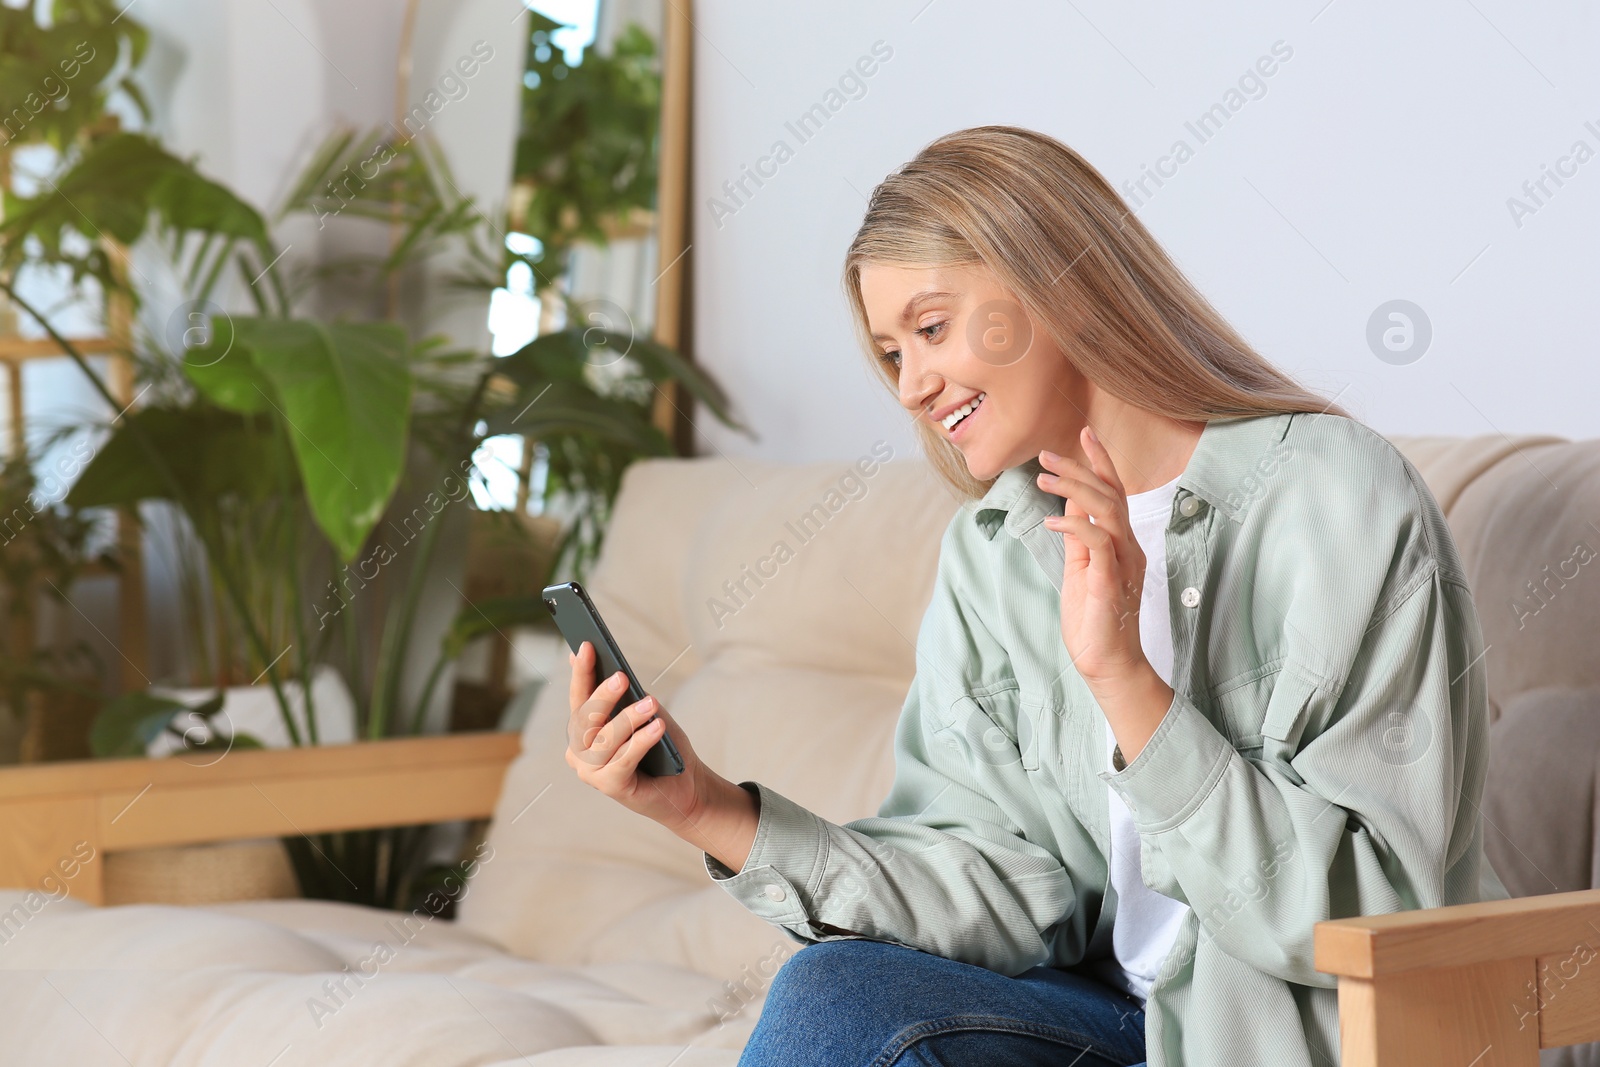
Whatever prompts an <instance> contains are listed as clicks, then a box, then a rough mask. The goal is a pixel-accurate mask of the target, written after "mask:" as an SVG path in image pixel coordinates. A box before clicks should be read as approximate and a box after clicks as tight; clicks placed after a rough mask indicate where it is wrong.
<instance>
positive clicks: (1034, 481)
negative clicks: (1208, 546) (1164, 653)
mask: <svg viewBox="0 0 1600 1067" xmlns="http://www.w3.org/2000/svg"><path fill="white" fill-rule="evenodd" d="M1293 417H1294V413H1293V412H1283V413H1279V414H1271V415H1249V416H1244V417H1242V418H1231V419H1211V420H1209V421H1208V422H1207V423H1206V425H1205V429H1204V430H1202V431H1201V433H1200V440H1199V441H1198V442H1197V443H1196V444H1195V446H1194V452H1193V454H1192V455H1190V457H1189V465H1188V466H1187V467H1185V468H1184V471H1183V473H1182V474H1181V475H1179V476H1178V493H1177V496H1176V497H1175V499H1174V503H1175V504H1176V503H1181V502H1182V500H1183V497H1184V494H1185V492H1186V491H1187V492H1188V493H1192V494H1194V495H1195V496H1198V497H1200V498H1201V499H1203V500H1204V501H1205V502H1206V503H1208V504H1210V505H1211V506H1212V507H1214V508H1216V509H1217V510H1218V511H1220V512H1222V513H1223V514H1224V515H1226V516H1227V517H1228V518H1230V519H1232V520H1233V521H1234V522H1243V521H1244V517H1245V515H1246V514H1248V513H1249V510H1250V507H1251V505H1252V504H1253V503H1254V502H1255V500H1256V499H1258V497H1259V496H1260V494H1259V493H1251V492H1248V491H1247V490H1248V482H1247V479H1248V478H1249V477H1250V476H1251V473H1252V471H1254V470H1255V469H1256V467H1257V465H1258V464H1262V461H1263V460H1264V459H1266V458H1267V456H1268V453H1269V452H1270V451H1271V449H1272V447H1273V446H1274V445H1276V444H1277V443H1278V442H1279V441H1281V440H1283V436H1284V434H1285V433H1287V432H1288V430H1289V420H1290V419H1292V418H1293ZM1043 469H1044V468H1042V467H1040V466H1039V461H1038V460H1037V459H1030V460H1028V461H1027V462H1026V463H1023V464H1021V465H1019V466H1016V467H1011V468H1009V469H1007V470H1004V471H1001V472H1000V475H999V476H998V477H997V478H995V480H994V483H993V484H992V485H990V487H989V491H988V492H986V493H984V494H983V496H982V497H980V498H979V499H977V500H968V501H966V502H964V503H963V504H962V506H963V507H964V508H966V509H967V511H969V512H970V513H971V514H972V516H973V520H974V521H975V522H976V523H977V524H978V528H979V529H980V530H982V531H983V533H984V536H985V537H988V538H990V539H993V537H994V535H995V532H996V531H997V530H999V528H1000V527H1001V526H1002V525H1004V526H1005V528H1006V532H1007V533H1008V534H1010V535H1011V536H1013V537H1021V536H1022V534H1023V533H1025V532H1026V531H1028V530H1029V529H1031V528H1032V527H1034V526H1035V525H1037V524H1038V523H1040V522H1042V521H1043V520H1044V517H1045V516H1046V515H1058V514H1060V512H1061V498H1060V497H1058V496H1056V495H1055V494H1054V493H1047V492H1045V491H1044V490H1043V489H1040V488H1039V482H1038V477H1039V473H1040V472H1041V471H1042V470H1043ZM1263 469H1265V470H1272V469H1273V467H1272V466H1270V465H1267V466H1264V468H1263Z"/></svg>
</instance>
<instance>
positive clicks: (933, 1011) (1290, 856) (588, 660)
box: [567, 127, 1506, 1067]
mask: <svg viewBox="0 0 1600 1067" xmlns="http://www.w3.org/2000/svg"><path fill="white" fill-rule="evenodd" d="M845 288H846V291H847V293H848V296H849V299H850V303H851V306H852V308H853V309H854V314H855V319H856V323H857V325H858V327H859V329H860V332H861V334H862V337H863V340H864V342H865V343H866V346H867V348H868V350H869V352H870V353H872V355H873V357H874V359H875V360H876V361H877V364H878V366H879V367H880V368H881V370H882V374H883V377H884V379H885V381H886V382H887V383H888V384H889V386H890V387H891V388H892V389H894V390H896V391H897V393H898V395H899V399H900V402H901V403H902V404H903V405H904V406H905V408H906V410H907V411H908V412H910V413H911V415H912V417H913V418H914V419H915V422H916V427H917V431H918V433H919V434H920V435H921V437H922V438H923V440H924V443H925V447H926V452H927V455H928V457H929V459H930V460H931V461H932V463H933V464H934V465H935V466H936V467H937V469H938V470H939V471H940V472H941V473H942V474H943V475H944V477H945V478H946V479H947V480H948V481H949V482H950V483H951V484H952V485H953V486H954V487H955V488H956V489H957V490H958V492H959V493H960V494H961V495H962V496H963V497H964V498H965V501H966V504H965V507H964V508H963V509H962V510H960V511H958V512H957V513H956V516H955V518H954V519H953V520H952V521H951V523H950V525H949V527H948V529H947V530H946V531H945V535H944V540H943V542H942V544H941V549H940V558H939V569H938V576H937V580H936V582H935V587H934V592H933V598H932V603H931V604H930V605H929V607H928V610H927V613H926V615H925V616H924V619H923V622H922V627H921V631H920V633H919V636H918V641H917V676H916V679H915V681H914V682H913V685H912V689H911V692H910V694H909V696H908V698H907V701H906V704H905V707H904V710H903V711H902V713H901V718H900V721H899V725H898V727H897V732H896V738H895V740H896V744H895V758H896V772H895V781H894V786H893V788H892V790H891V792H890V795H889V796H888V798H887V799H886V800H885V801H884V803H883V805H882V807H881V809H880V811H879V813H878V816H877V817H875V818H863V819H858V820H855V821H853V822H851V823H847V824H845V825H843V826H840V825H836V824H832V823H829V822H827V821H825V820H823V819H821V818H819V817H818V816H816V815H814V814H812V813H811V812H809V811H806V810H805V809H803V808H801V807H799V806H798V805H796V804H795V803H793V802H792V801H790V800H788V799H787V798H786V797H783V796H782V795H780V794H778V793H775V792H773V791H772V790H771V789H768V788H767V787H765V786H762V785H760V784H759V783H756V782H741V783H739V784H737V785H735V784H734V783H732V782H730V781H728V780H727V779H725V778H723V777H722V776H720V775H718V774H717V773H716V772H714V771H712V770H711V769H710V768H708V767H706V766H704V765H703V764H701V763H700V762H699V761H698V760H697V759H696V758H695V756H694V753H693V749H692V747H691V746H690V744H689V741H688V738H687V737H685V736H684V735H683V732H682V731H681V730H680V729H679V727H678V726H677V725H676V724H675V723H674V722H673V721H672V719H671V717H670V716H669V715H668V714H667V712H666V711H665V709H663V708H661V707H660V706H659V704H658V702H657V701H656V700H655V699H654V698H648V697H647V698H646V699H645V700H643V701H641V702H639V703H638V704H636V705H633V706H631V707H628V708H625V709H623V711H622V713H621V714H619V715H618V716H617V717H616V718H615V719H614V720H612V721H611V722H609V723H606V715H607V714H608V713H609V712H610V711H611V709H612V707H613V706H614V704H615V702H616V700H617V697H618V694H619V693H620V692H621V690H622V686H621V685H619V684H618V680H617V679H610V680H606V681H604V682H602V684H601V685H600V686H599V688H595V687H594V685H593V684H592V682H593V652H592V650H591V649H590V648H589V647H588V646H584V647H583V648H582V649H580V651H579V653H578V654H577V655H576V656H575V657H574V658H573V672H572V698H571V699H572V708H573V717H572V721H571V726H570V739H571V747H570V748H569V750H568V753H567V760H568V762H569V763H570V764H571V765H572V766H573V767H574V768H575V769H576V770H577V772H578V774H579V775H580V776H581V777H582V778H583V779H584V780H585V781H587V782H589V783H590V784H592V785H593V786H595V787H596V788H598V789H600V790H601V791H603V792H605V793H606V794H607V795H609V796H612V797H614V798H615V799H617V800H619V801H620V802H622V803H623V804H625V805H627V806H628V807H630V808H632V809H633V810H635V811H638V812H640V813H642V814H644V815H647V816H649V817H651V818H653V819H656V820H657V821H659V822H661V823H663V824H664V825H666V826H667V827H668V828H669V829H671V830H673V831H674V832H675V833H677V834H678V835H679V836H681V837H683V838H684V839H685V840H686V841H690V842H692V843H694V844H696V845H697V846H699V847H700V848H702V849H703V851H704V852H705V862H706V868H707V871H708V873H709V874H710V875H711V877H712V878H713V879H716V880H717V881H718V882H719V883H720V884H721V885H722V886H723V887H724V888H725V889H727V890H728V891H729V892H730V893H731V894H733V895H734V897H735V898H737V899H738V900H739V901H741V902H742V903H743V904H744V905H745V906H746V907H748V908H749V909H750V910H751V911H753V912H755V913H756V914H758V915H760V916H762V917H764V918H766V919H768V920H769V921H771V922H773V923H774V924H776V925H778V926H780V927H781V928H782V929H784V930H785V931H786V932H787V933H788V934H789V936H790V937H791V938H792V939H793V940H795V941H796V942H799V943H801V944H803V945H806V946H808V947H806V948H804V949H802V950H801V951H799V952H798V953H796V954H795V955H794V956H793V957H792V958H791V959H790V960H789V961H788V962H786V963H785V965H784V966H783V968H782V969H781V970H780V971H779V973H778V975H777V976H776V978H775V980H774V983H773V986H772V988H771V989H770V990H769V991H768V995H767V999H766V1003H765V1006H764V1010H763V1013H762V1016H761V1019H760V1021H759V1023H758V1025H757V1027H756V1029H755V1032H754V1034H753V1035H752V1037H751V1039H750V1041H749V1043H748V1045H747V1047H746V1050H745V1053H744V1057H743V1059H741V1060H740V1063H741V1064H746V1065H769V1064H771V1065H777V1064H783V1065H790V1067H793V1065H810V1064H816V1065H819V1067H820V1065H828V1067H855V1065H867V1064H871V1065H873V1067H887V1065H890V1064H945V1065H958V1064H962V1065H964V1064H973V1065H983V1067H1010V1065H1016V1067H1021V1065H1043V1064H1067V1063H1072V1064H1081V1065H1084V1067H1088V1065H1097V1067H1099V1065H1113V1064H1114V1065H1124V1064H1132V1063H1138V1062H1141V1061H1146V1060H1148V1063H1149V1064H1151V1065H1152V1067H1239V1065H1256V1064H1262V1065H1271V1067H1313V1065H1317V1067H1327V1065H1331V1064H1334V1063H1337V1062H1338V1060H1339V1050H1338V1004H1337V995H1336V991H1335V989H1334V980H1333V978H1332V977H1331V976H1328V975H1324V974H1321V973H1319V972H1317V971H1316V970H1315V968H1314V966H1313V959H1312V927H1313V924H1314V923H1316V922H1317V921H1319V920H1322V919H1328V918H1338V917H1341V916H1350V915H1370V914H1377V913H1383V912H1391V911H1397V910H1401V909H1407V908H1423V907H1434V906H1438V905H1444V904H1455V903H1463V902H1467V901H1473V900H1477V899H1480V893H1483V894H1486V895H1487V896H1489V897H1497V898H1503V897H1504V896H1506V893H1505V890H1504V888H1503V887H1501V886H1500V885H1499V883H1498V881H1497V880H1496V879H1495V878H1494V875H1493V872H1492V871H1491V870H1490V868H1489V866H1488V864H1487V862H1486V861H1485V860H1484V859H1483V851H1482V828H1481V824H1480V819H1479V816H1478V800H1479V797H1480V794H1481V790H1482V783H1483V775H1484V769H1485V763H1486V749H1485V737H1486V731H1487V726H1488V720H1487V711H1486V700H1485V683H1484V667H1483V661H1482V653H1483V646H1482V638H1481V636H1480V633H1479V628H1478V622H1477V616H1476V614H1475V613H1474V609H1473V604H1472V599H1471V596H1470V594H1469V593H1468V590H1467V585H1466V580H1465V576H1464V574H1463V572H1462V568H1461V564H1460V561H1459V560H1458V558H1457V555H1456V551H1455V547H1454V545H1453V543H1452V541H1451V539H1450V533H1449V530H1448V528H1447V527H1446V525H1445V522H1444V519H1443V516H1442V515H1441V513H1440V510H1439V508H1438V505H1437V503H1436V502H1435V501H1434V499H1433V497H1432V496H1431V494H1430V493H1429V492H1428V489H1427V487H1426V486H1425V485H1424V484H1423V482H1422V480H1421V478H1420V477H1419V476H1418V475H1417V473H1416V471H1415V470H1414V469H1413V468H1412V467H1411V465H1410V464H1409V463H1407V462H1406V461H1405V459H1404V458H1403V457H1402V456H1401V455H1400V454H1399V453H1398V452H1397V451H1396V450H1395V449H1394V448H1393V446H1391V445H1390V444H1389V443H1388V442H1386V441H1385V440H1384V439H1383V438H1382V437H1380V436H1379V435H1377V434H1376V433H1374V432H1372V431H1371V430H1369V429H1367V428H1366V427H1365V426H1363V425H1361V424H1360V423H1358V422H1356V421H1355V420H1354V419H1352V418H1350V417H1349V416H1348V415H1346V414H1345V413H1344V412H1343V411H1341V410H1339V409H1337V408H1336V407H1335V406H1334V405H1333V404H1332V403H1331V402H1330V401H1328V400H1325V399H1323V398H1322V397H1318V396H1315V395H1313V394H1311V393H1309V392H1306V391H1305V390H1304V389H1302V388H1300V387H1299V386H1298V385H1296V384H1295V383H1294V382H1293V381H1291V380H1290V379H1289V378H1288V377H1286V376H1285V375H1283V374H1282V373H1280V372H1279V371H1277V370H1276V369H1274V368H1273V367H1272V366H1271V365H1270V364H1268V363H1267V362H1266V361H1265V360H1264V359H1262V358H1261V357H1260V356H1259V355H1257V354H1256V353H1255V352H1254V351H1252V350H1251V348H1250V347H1249V345H1248V344H1247V343H1246V342H1245V341H1244V340H1243V339H1242V338H1241V337H1240V336H1239V335H1238V334H1237V333H1235V332H1234V331H1233V329H1231V328H1230V327H1229V326H1228V325H1227V324H1226V323H1225V322H1224V321H1223V320H1222V318H1221V317H1220V316H1219V315H1218V314H1217V313H1216V311H1215V310H1213V309H1212V308H1211V306H1210V305H1209V304H1207V303H1206V301H1205V299H1204V298H1203V297H1202V296H1200V294H1199V293H1198V292H1197V291H1196V290H1195V289H1194V288H1193V286H1191V285H1190V284H1189V283H1188V282H1187V281H1186V280H1185V279H1184V277H1183V276H1182V275H1181V274H1180V273H1179V271H1178V270H1177V269H1176V267H1174V266H1173V264H1172V262H1171V261H1170V260H1169V259H1168V257H1167V256H1166V254H1165V253H1164V252H1163V251H1162V250H1161V248H1160V247H1159V246H1158V245H1157V244H1156V242H1155V241H1154V240H1153V239H1152V238H1151V236H1150V235H1149V234H1148V233H1147V232H1146V231H1145V229H1144V227H1143V226H1142V225H1141V224H1140V222H1139V220H1138V219H1137V218H1135V217H1134V216H1133V215H1132V214H1131V213H1129V211H1128V210H1127V208H1126V206H1125V205H1124V204H1123V203H1122V202H1121V200H1120V199H1119V198H1118V196H1117V195H1116V193H1115V192H1113V190H1112V189H1111V187H1110V186H1109V185H1108V184H1107V183H1106V181H1105V180H1104V179H1103V178H1102V177H1101V176H1100V175H1099V174H1098V173H1097V172H1096V171H1095V170H1094V169H1093V168H1092V167H1091V166H1089V165H1088V164H1087V163H1086V162H1085V161H1084V160H1083V159H1082V158H1080V157H1079V156H1078V155H1077V154H1076V153H1074V152H1073V151H1071V150H1070V149H1068V148H1067V147H1065V146H1064V145H1061V144H1060V143H1058V142H1056V141H1054V140H1051V139H1050V138H1048V137H1045V136H1043V135H1040V134H1037V133H1032V132H1029V131H1026V130H1019V129H1012V128H1002V127H985V128H980V129H973V130H965V131H961V132H958V133H955V134H951V135H949V136H947V137H944V138H941V139H940V140H938V141H935V142H934V143H933V144H931V145H929V146H928V147H927V148H926V149H924V150H923V152H922V153H921V154H919V155H918V156H917V157H916V158H915V159H914V160H912V161H911V162H910V163H908V164H907V165H906V166H905V167H903V168H902V169H901V170H899V171H898V172H896V173H894V174H892V175H890V176H889V177H888V178H887V179H886V180H885V181H884V182H883V183H882V184H881V185H880V186H879V187H878V188H877V190H876V191H875V192H874V194H873V196H872V201H871V203H870V205H869V206H868V208H867V215H866V219H865V221H864V222H863V223H862V226H861V229H860V232H859V233H858V234H857V235H856V238H855V240H854V242H853V243H852V244H851V247H850V250H849V253H848V255H847V256H846V261H845ZM602 724H604V725H602ZM663 730H670V731H671V732H672V736H673V740H674V741H675V742H676V743H677V746H678V749H679V750H680V752H682V754H683V757H684V760H685V763H686V770H685V773H684V774H682V775H680V776H678V777H674V778H665V779H656V778H651V777H648V776H644V775H640V774H638V773H637V772H636V770H635V768H636V764H637V761H638V759H639V757H640V756H641V754H642V753H643V752H644V751H646V750H647V749H648V748H649V747H650V746H651V745H653V744H654V743H655V742H656V740H657V739H658V738H659V737H660V735H661V732H662V731H663ZM1480 877H1481V878H1482V879H1483V887H1482V889H1481V890H1480Z"/></svg>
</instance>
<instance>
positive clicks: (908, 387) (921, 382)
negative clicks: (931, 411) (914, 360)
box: [900, 357, 943, 414]
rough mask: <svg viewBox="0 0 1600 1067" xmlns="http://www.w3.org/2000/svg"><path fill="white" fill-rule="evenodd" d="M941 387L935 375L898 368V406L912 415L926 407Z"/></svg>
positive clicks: (912, 369)
mask: <svg viewBox="0 0 1600 1067" xmlns="http://www.w3.org/2000/svg"><path fill="white" fill-rule="evenodd" d="M902 358H904V357H902ZM942 387H943V383H942V382H940V381H939V378H938V376H937V375H934V374H929V373H927V372H925V371H921V370H917V369H916V368H914V367H909V366H905V365H902V366H901V367H900V405H901V406H902V407H904V408H905V409H906V410H907V411H910V412H912V413H913V414H915V413H917V412H920V411H921V410H922V409H923V408H925V407H927V406H928V402H929V401H931V400H932V399H933V398H934V397H936V396H938V395H939V390H940V389H941V388H942Z"/></svg>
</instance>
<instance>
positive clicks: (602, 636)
mask: <svg viewBox="0 0 1600 1067" xmlns="http://www.w3.org/2000/svg"><path fill="white" fill-rule="evenodd" d="M544 606H545V607H546V608H549V609H550V615H551V617H552V618H554V619H555V621H556V628H557V629H558V630H560V631H561V636H562V637H565V638H566V639H567V644H568V645H570V646H571V647H572V651H574V652H576V651H578V649H579V647H581V646H582V645H583V643H584V642H585V641H587V642H589V643H590V644H591V645H593V646H594V653H595V665H594V680H595V684H596V685H598V684H599V683H601V682H603V681H605V680H606V679H607V678H609V677H611V676H612V675H613V674H616V673H617V672H618V671H621V672H622V673H623V674H624V675H625V676H626V677H627V679H628V691H627V692H626V693H624V694H623V695H622V698H621V699H620V700H618V701H617V704H616V707H614V708H613V709H612V710H611V716H612V717H614V716H615V715H616V714H617V712H619V711H621V710H622V709H623V708H625V707H627V706H628V705H630V704H636V703H638V702H639V701H641V700H643V699H644V698H645V696H646V693H645V691H644V686H642V685H640V684H639V679H638V678H635V677H634V675H633V669H632V668H631V667H629V666H628V661H627V660H625V659H623V658H622V649H620V648H618V647H617V642H616V640H615V639H614V638H613V637H612V636H611V631H610V630H608V629H606V624H605V620H604V619H602V618H600V612H599V611H597V610H595V606H594V601H592V600H590V599H589V594H588V593H585V592H584V591H583V586H581V585H579V584H578V583H577V582H567V583H566V584H565V585H551V586H546V587H545V591H544ZM639 769H640V770H641V771H643V772H644V773H645V774H648V775H650V776H651V777H652V778H665V777H667V776H668V775H673V774H682V773H683V757H682V756H680V755H679V754H678V746H677V745H674V744H673V743H672V738H671V737H669V736H667V735H666V734H662V735H661V739H660V740H659V741H657V742H656V743H655V744H654V745H652V746H650V751H649V752H646V753H645V754H644V758H643V759H641V760H640V761H639Z"/></svg>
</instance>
